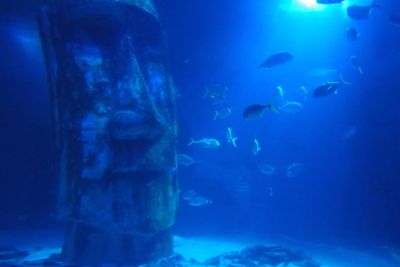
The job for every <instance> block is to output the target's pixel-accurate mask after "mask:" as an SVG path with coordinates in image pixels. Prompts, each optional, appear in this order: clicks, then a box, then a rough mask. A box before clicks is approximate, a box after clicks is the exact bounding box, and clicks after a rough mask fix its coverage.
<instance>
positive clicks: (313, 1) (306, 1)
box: [298, 0, 319, 8]
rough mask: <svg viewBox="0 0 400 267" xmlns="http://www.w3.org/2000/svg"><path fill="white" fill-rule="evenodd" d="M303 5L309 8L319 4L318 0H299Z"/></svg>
mask: <svg viewBox="0 0 400 267" xmlns="http://www.w3.org/2000/svg"><path fill="white" fill-rule="evenodd" d="M298 1H299V2H300V4H301V5H303V6H304V7H307V8H317V7H318V6H319V5H318V4H317V0H298Z"/></svg>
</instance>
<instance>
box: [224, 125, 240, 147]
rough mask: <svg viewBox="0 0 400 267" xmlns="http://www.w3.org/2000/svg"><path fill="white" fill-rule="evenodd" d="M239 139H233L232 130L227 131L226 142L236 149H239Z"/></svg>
mask: <svg viewBox="0 0 400 267" xmlns="http://www.w3.org/2000/svg"><path fill="white" fill-rule="evenodd" d="M237 139H238V138H237V137H233V134H232V129H231V128H230V127H228V129H227V130H226V140H227V141H228V143H229V144H232V145H233V146H234V147H237V145H236V140H237Z"/></svg>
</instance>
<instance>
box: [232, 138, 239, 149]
mask: <svg viewBox="0 0 400 267" xmlns="http://www.w3.org/2000/svg"><path fill="white" fill-rule="evenodd" d="M237 139H238V138H237V137H234V138H232V145H233V146H234V147H237V145H236V140H237Z"/></svg>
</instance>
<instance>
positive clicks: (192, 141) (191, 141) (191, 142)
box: [187, 137, 194, 146]
mask: <svg viewBox="0 0 400 267" xmlns="http://www.w3.org/2000/svg"><path fill="white" fill-rule="evenodd" d="M193 144H194V140H193V138H192V137H190V142H189V144H187V145H188V146H191V145H193Z"/></svg>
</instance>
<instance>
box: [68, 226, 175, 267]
mask: <svg viewBox="0 0 400 267" xmlns="http://www.w3.org/2000/svg"><path fill="white" fill-rule="evenodd" d="M149 251H151V253H149ZM172 253H173V235H172V232H171V230H170V229H167V230H165V231H163V232H160V233H157V234H156V235H141V234H128V233H115V232H107V231H105V230H104V229H98V228H95V227H93V226H89V225H85V224H82V223H77V222H73V223H70V225H69V227H68V229H67V232H66V236H65V240H64V246H63V251H62V256H63V259H64V260H65V261H66V262H68V263H73V264H90V265H95V264H104V263H111V264H129V265H139V264H145V263H149V262H151V261H156V260H158V259H160V258H164V257H168V256H170V255H171V254H172Z"/></svg>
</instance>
